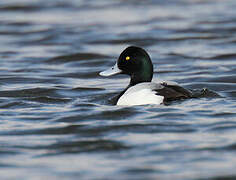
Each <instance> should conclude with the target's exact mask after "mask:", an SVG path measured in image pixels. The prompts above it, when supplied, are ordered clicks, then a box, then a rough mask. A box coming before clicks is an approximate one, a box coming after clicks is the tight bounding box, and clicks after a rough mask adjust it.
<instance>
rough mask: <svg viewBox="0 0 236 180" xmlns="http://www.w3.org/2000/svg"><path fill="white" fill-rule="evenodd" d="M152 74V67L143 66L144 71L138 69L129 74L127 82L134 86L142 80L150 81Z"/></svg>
mask: <svg viewBox="0 0 236 180" xmlns="http://www.w3.org/2000/svg"><path fill="white" fill-rule="evenodd" d="M152 76H153V67H152V66H149V67H146V68H145V71H144V70H143V71H139V72H135V73H133V74H131V79H130V83H129V87H130V86H134V85H136V84H138V83H142V82H151V81H152Z"/></svg>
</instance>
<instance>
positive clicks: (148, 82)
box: [99, 46, 193, 106]
mask: <svg viewBox="0 0 236 180" xmlns="http://www.w3.org/2000/svg"><path fill="white" fill-rule="evenodd" d="M116 74H126V75H128V76H130V82H129V85H128V86H127V87H126V88H125V89H124V90H123V91H122V92H121V93H120V94H119V95H118V96H117V97H116V98H115V103H114V104H115V105H120V106H135V105H147V104H155V105H160V104H165V103H168V102H170V101H175V100H182V99H187V98H191V97H192V96H193V94H192V92H191V91H190V90H188V89H185V88H183V87H181V86H179V85H178V84H177V83H168V82H161V83H155V82H152V77H153V64H152V61H151V58H150V56H149V54H148V53H147V52H146V51H145V50H144V49H143V48H141V47H137V46H129V47H127V48H126V49H125V50H124V51H123V52H122V53H121V54H120V56H119V58H118V59H117V61H116V63H115V65H114V66H112V67H110V68H109V69H107V70H105V71H102V72H100V73H99V75H100V76H105V77H107V76H112V75H116Z"/></svg>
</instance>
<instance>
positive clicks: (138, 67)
mask: <svg viewBox="0 0 236 180" xmlns="http://www.w3.org/2000/svg"><path fill="white" fill-rule="evenodd" d="M99 74H100V75H101V76H111V75H115V74H128V75H130V77H131V80H130V86H133V85H135V84H138V83H141V82H151V80H152V76H153V65H152V61H151V58H150V57H149V55H148V53H147V52H146V51H145V50H144V49H142V48H140V47H135V46H130V47H128V48H126V49H125V50H124V51H123V52H122V53H121V54H120V56H119V58H118V60H117V62H116V64H115V65H114V66H113V67H111V68H109V69H108V70H106V71H102V72H100V73H99Z"/></svg>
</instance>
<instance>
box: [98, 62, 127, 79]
mask: <svg viewBox="0 0 236 180" xmlns="http://www.w3.org/2000/svg"><path fill="white" fill-rule="evenodd" d="M120 73H122V70H120V69H119V68H118V66H117V63H116V64H115V65H114V66H113V67H111V68H109V69H107V70H105V71H102V72H100V73H99V75H100V76H112V75H115V74H120Z"/></svg>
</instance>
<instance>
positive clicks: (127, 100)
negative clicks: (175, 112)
mask: <svg viewBox="0 0 236 180" xmlns="http://www.w3.org/2000/svg"><path fill="white" fill-rule="evenodd" d="M160 88H163V86H162V85H160V84H155V83H140V84H137V85H135V86H132V87H130V88H129V89H127V91H126V92H125V93H124V94H123V95H122V96H121V97H120V98H119V100H118V102H117V105H123V106H134V105H145V104H158V105H159V104H161V103H163V100H164V97H163V96H159V95H156V94H155V93H156V92H155V91H153V89H160Z"/></svg>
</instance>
